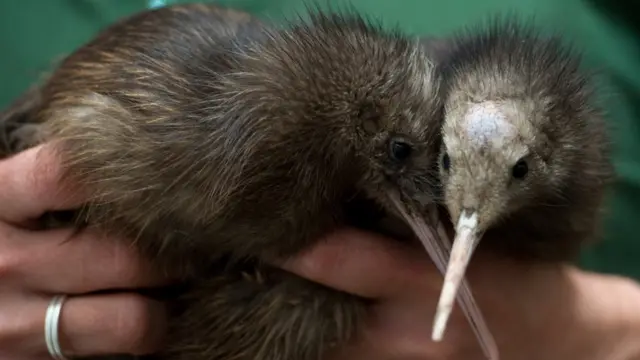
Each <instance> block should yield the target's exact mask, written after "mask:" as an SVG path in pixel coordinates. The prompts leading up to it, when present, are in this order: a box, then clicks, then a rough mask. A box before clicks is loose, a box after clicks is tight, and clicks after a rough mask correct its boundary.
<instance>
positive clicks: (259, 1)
mask: <svg viewBox="0 0 640 360" xmlns="http://www.w3.org/2000/svg"><path fill="white" fill-rule="evenodd" d="M180 2H186V1H175V0H174V1H164V2H163V1H145V0H111V1H107V0H47V1H41V0H22V1H3V2H1V3H0V34H2V36H0V49H2V52H3V54H2V56H1V58H0V79H2V87H1V89H0V105H4V104H7V103H8V102H9V101H10V100H11V99H12V98H14V97H15V96H17V95H18V94H19V93H20V92H21V91H23V90H25V89H26V88H27V86H28V85H29V84H30V83H32V82H33V81H35V80H37V79H38V78H39V77H40V76H41V75H42V73H43V71H46V70H47V69H49V68H50V66H51V64H53V62H54V61H55V60H57V59H60V57H61V56H64V55H65V54H66V53H68V52H69V51H72V50H73V49H74V48H75V47H77V46H80V45H81V44H82V43H83V42H84V41H86V40H87V39H89V38H90V37H91V36H92V35H93V34H94V33H95V32H96V31H97V30H98V29H100V28H102V27H104V26H106V25H107V24H109V23H110V22H112V21H114V20H116V19H117V18H119V17H121V16H124V15H127V14H130V13H132V12H135V11H138V10H142V9H144V8H146V7H150V6H153V5H157V4H161V3H165V4H167V3H169V4H174V3H180ZM329 2H330V3H332V4H337V3H342V4H344V2H337V1H329ZM219 3H220V4H223V5H230V6H234V7H237V8H239V9H244V10H247V11H250V12H252V13H254V14H257V15H259V16H262V17H266V18H269V19H271V20H275V21H277V20H278V19H282V18H283V17H285V16H290V15H292V14H293V13H294V12H296V11H301V10H303V9H304V3H305V1H303V0H226V1H219ZM319 3H325V2H324V1H320V2H319ZM625 3H626V4H631V3H633V2H623V1H607V0H602V1H599V0H590V1H588V0H561V1H558V0H483V1H476V0H447V1H436V0H403V1H389V0H351V4H352V5H353V6H355V8H357V9H359V10H360V11H362V12H364V13H367V14H370V15H374V16H376V17H381V18H383V19H384V21H385V23H386V24H390V25H396V24H397V25H400V26H401V27H402V28H403V29H405V30H406V31H408V32H411V33H417V34H427V33H433V34H446V33H447V32H449V31H452V30H454V29H457V28H459V27H460V26H462V25H464V24H466V23H470V22H473V21H476V20H479V19H481V18H482V17H483V16H485V15H488V14H489V13H490V12H493V11H501V12H505V11H517V12H518V13H522V14H535V16H536V19H537V21H538V22H539V23H540V24H542V25H544V26H546V27H548V28H553V29H559V30H561V31H562V32H563V33H564V34H566V35H567V37H568V38H570V39H572V40H573V41H575V42H576V44H577V45H578V46H580V47H582V48H584V49H585V52H586V56H587V61H588V63H589V64H590V65H592V66H594V67H597V68H601V69H604V70H605V78H606V82H607V86H606V93H607V95H608V96H607V97H606V101H607V109H608V111H609V112H610V114H611V119H612V121H613V123H614V126H615V127H616V131H615V133H614V136H615V142H616V145H617V148H616V156H615V161H616V167H617V171H618V173H619V180H618V182H617V184H616V187H615V191H614V195H613V196H612V198H611V208H612V211H611V214H610V216H609V221H608V228H607V236H606V239H605V241H604V242H603V243H602V244H600V245H598V246H596V247H594V248H592V249H590V250H588V251H586V252H585V255H584V257H583V259H584V261H583V264H584V265H585V266H586V267H588V268H591V269H595V270H598V271H603V272H614V273H619V274H626V275H630V276H634V277H637V278H640V260H639V259H640V241H636V239H635V234H636V231H634V230H633V226H634V225H635V222H636V221H637V219H640V160H638V158H637V157H636V156H635V155H634V154H638V153H640V118H639V117H640V104H638V105H636V101H638V100H640V96H639V92H640V48H639V47H638V44H639V40H640V38H639V37H638V34H637V31H638V30H639V29H637V26H636V25H635V23H638V21H637V20H638V18H637V16H636V18H633V16H634V13H635V11H634V9H632V8H631V6H633V5H625ZM625 6H627V8H625Z"/></svg>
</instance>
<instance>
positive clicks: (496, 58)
mask: <svg viewBox="0 0 640 360" xmlns="http://www.w3.org/2000/svg"><path fill="white" fill-rule="evenodd" d="M440 64H441V65H440V71H441V73H442V76H443V82H444V89H445V90H444V93H446V95H445V98H446V100H445V105H444V106H445V115H444V122H443V128H442V137H443V138H442V140H443V146H442V155H441V158H440V163H441V166H440V167H441V176H442V183H443V193H444V204H445V206H446V208H447V209H448V211H449V214H450V216H451V221H452V222H453V224H454V225H455V226H456V227H457V230H456V231H457V234H456V239H455V240H454V245H453V247H454V252H453V254H452V260H451V262H450V263H449V270H448V271H449V272H450V273H451V274H449V277H448V280H445V283H448V285H445V287H444V288H443V295H442V297H441V301H442V303H441V305H442V306H443V309H446V308H447V307H448V306H449V305H450V304H451V300H450V298H449V297H450V296H451V294H452V291H453V292H455V291H454V289H455V282H456V277H457V276H461V275H462V274H464V268H466V262H468V258H469V257H470V256H471V253H472V252H473V249H474V248H475V246H476V245H477V246H478V247H479V248H480V249H482V250H487V251H493V252H499V253H501V254H502V255H503V256H508V257H511V258H514V259H518V260H520V261H545V262H566V261H571V260H574V258H575V257H576V256H577V254H578V252H579V250H580V248H581V245H582V244H584V243H586V242H589V241H591V240H593V239H595V238H597V237H598V236H599V235H600V224H601V220H602V209H603V204H604V199H605V195H606V191H607V190H608V184H609V183H610V181H611V179H612V177H613V167H612V164H611V160H610V143H609V138H608V129H607V126H608V125H607V123H606V121H605V117H604V115H603V112H602V110H600V108H599V106H598V103H597V99H596V98H595V86H594V85H595V82H594V80H593V79H592V78H591V77H590V74H589V73H588V72H586V71H585V70H584V69H583V68H582V66H581V59H580V56H579V54H577V52H574V51H573V50H572V49H571V48H570V47H568V45H566V44H565V43H564V41H563V40H562V39H561V38H558V37H552V36H549V37H545V36H542V35H540V34H538V32H537V30H536V28H535V27H534V26H532V25H531V24H525V23H522V22H520V21H518V20H517V19H508V18H502V19H500V18H497V19H496V21H494V22H492V23H491V24H490V26H486V27H481V28H476V29H474V30H473V31H469V32H466V33H464V34H463V35H461V36H459V37H457V38H455V39H453V40H452V41H451V42H450V48H449V49H448V50H447V56H445V57H444V58H443V60H442V61H441V62H440ZM456 247H457V250H456ZM445 293H447V294H445ZM444 298H447V299H446V300H442V299H444ZM444 312H446V310H444ZM441 321H443V320H441Z"/></svg>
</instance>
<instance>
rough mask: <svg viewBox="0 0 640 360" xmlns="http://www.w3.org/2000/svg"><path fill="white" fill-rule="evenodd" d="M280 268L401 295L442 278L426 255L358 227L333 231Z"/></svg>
mask: <svg viewBox="0 0 640 360" xmlns="http://www.w3.org/2000/svg"><path fill="white" fill-rule="evenodd" d="M282 267H283V268H284V269H286V270H288V271H291V272H293V273H295V274H297V275H299V276H302V277H304V278H307V279H309V280H311V281H315V282H318V283H321V284H323V285H326V286H329V287H331V288H334V289H338V290H342V291H346V292H348V293H351V294H355V295H359V296H363V297H368V298H381V297H387V296H394V297H397V296H400V295H399V292H407V290H409V291H411V290H410V289H411V288H415V287H416V286H419V287H421V288H425V283H427V284H429V283H433V284H434V288H436V286H438V284H441V282H442V278H441V276H440V275H439V274H438V273H437V272H436V269H435V267H433V265H432V264H431V262H430V261H429V258H428V257H427V256H426V254H423V253H422V252H420V251H418V252H416V251H415V250H411V249H409V248H408V247H405V246H401V245H400V244H398V243H394V242H393V240H391V239H387V238H384V237H381V236H379V235H375V234H372V233H368V232H365V231H361V230H357V229H345V230H341V231H338V232H335V233H333V234H331V235H329V236H328V237H326V238H325V239H323V240H322V241H320V242H318V244H317V245H316V246H314V247H313V248H312V249H310V250H309V251H306V252H304V253H303V254H301V255H300V256H298V257H295V258H292V259H290V260H288V261H286V262H285V263H284V264H283V265H282Z"/></svg>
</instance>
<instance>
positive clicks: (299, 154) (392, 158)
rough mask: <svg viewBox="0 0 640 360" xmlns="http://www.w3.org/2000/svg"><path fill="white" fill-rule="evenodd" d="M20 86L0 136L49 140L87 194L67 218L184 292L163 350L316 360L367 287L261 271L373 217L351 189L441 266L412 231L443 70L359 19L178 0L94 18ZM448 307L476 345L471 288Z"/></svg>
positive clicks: (359, 307) (419, 218)
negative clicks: (109, 236) (100, 24)
mask: <svg viewBox="0 0 640 360" xmlns="http://www.w3.org/2000/svg"><path fill="white" fill-rule="evenodd" d="M34 91H35V93H36V94H35V95H34V93H30V94H28V95H25V96H27V98H26V99H21V100H19V101H18V103H17V105H16V107H14V108H13V110H9V111H7V112H6V114H8V116H7V117H5V118H3V123H4V124H5V126H7V124H10V123H15V124H24V123H28V126H27V125H21V127H19V128H20V129H21V131H22V133H21V134H17V135H15V136H14V137H13V140H12V141H9V142H8V143H9V146H11V147H13V148H15V149H21V148H24V147H28V146H33V145H35V144H38V143H42V142H48V143H51V144H54V146H55V151H57V152H58V153H59V155H60V158H61V159H62V161H63V166H64V174H65V178H67V179H71V180H73V181H74V182H75V183H77V184H80V185H81V186H83V187H85V188H86V189H87V190H88V192H89V194H90V199H89V201H88V202H87V204H86V205H85V206H83V208H82V209H79V210H78V213H77V216H76V217H77V220H78V221H81V222H85V223H87V224H90V225H93V226H98V227H100V228H102V229H104V230H105V231H107V232H111V233H114V234H116V235H120V236H123V237H124V238H128V239H132V240H133V244H135V246H137V248H139V249H140V250H141V252H142V253H143V254H144V255H146V256H148V257H150V258H152V259H153V260H154V262H155V264H156V265H157V266H158V267H159V268H161V269H164V270H166V271H167V272H169V273H170V274H172V275H174V276H177V277H178V278H180V279H182V280H184V281H185V282H186V283H188V284H189V289H188V290H187V291H186V294H185V295H184V296H182V297H181V298H180V299H179V300H178V301H177V303H178V304H180V306H177V307H176V310H175V313H174V314H173V315H172V316H173V317H172V320H171V321H170V328H171V329H170V336H169V338H168V339H170V341H168V344H167V347H168V349H167V350H166V352H165V353H164V354H161V355H160V356H161V357H162V358H166V359H207V360H212V359H215V360H287V359H290V360H318V359H321V358H322V357H323V355H324V354H325V353H326V352H327V351H328V350H329V349H331V348H333V347H335V346H338V345H340V344H342V343H344V342H345V341H347V340H349V339H350V338H351V337H352V336H355V335H356V334H357V332H358V329H359V326H360V324H361V318H362V316H363V311H364V309H365V306H366V304H367V300H366V299H362V298H358V297H355V296H352V295H349V294H345V293H342V292H339V291H335V290H332V289H328V288H326V287H323V286H320V285H317V284H314V283H311V282H309V281H306V280H303V279H302V278H299V277H296V276H294V275H292V274H289V273H286V272H284V271H280V270H278V269H275V268H272V267H269V266H268V265H266V264H267V263H271V262H273V261H277V260H278V259H285V258H287V257H290V256H294V255H296V254H298V253H299V252H300V251H302V250H304V249H305V248H307V247H308V246H310V245H311V244H312V243H313V242H314V241H316V239H319V238H320V237H321V236H323V235H325V234H326V233H327V232H329V231H331V230H333V229H335V228H337V227H338V226H343V225H346V224H349V222H350V221H351V220H350V219H352V218H354V217H357V218H359V219H364V220H367V219H366V217H367V216H368V215H367V214H370V215H371V216H372V219H373V214H374V212H373V211H369V212H368V213H366V214H363V213H361V212H358V213H357V214H354V213H353V211H350V210H349V209H353V208H354V206H353V205H354V204H357V203H358V201H362V202H367V203H368V204H376V206H377V207H379V208H381V209H384V211H385V212H386V213H388V214H391V215H392V216H396V217H397V218H399V219H403V221H405V223H406V224H407V226H408V228H411V229H412V230H413V231H414V232H415V235H416V238H417V239H419V240H420V242H421V243H422V244H423V245H424V246H425V247H426V249H427V251H429V253H430V255H431V256H432V257H433V258H434V260H435V261H436V264H437V265H438V267H439V268H440V269H441V271H444V266H445V265H446V262H445V260H444V258H443V257H442V252H441V251H440V252H438V251H437V249H436V250H434V248H435V247H437V246H438V245H437V244H435V243H437V241H438V240H437V239H435V238H436V236H435V235H434V233H433V232H432V231H431V230H430V228H429V226H428V225H427V224H428V223H429V221H430V219H433V212H432V208H433V206H434V194H433V191H434V188H435V184H436V183H437V177H438V176H437V175H438V174H437V172H438V170H437V158H438V152H439V131H440V122H441V114H442V106H441V102H440V97H439V96H438V94H439V91H440V81H439V78H438V75H437V73H436V72H435V71H434V66H433V64H432V62H431V61H430V59H429V57H428V54H427V53H426V52H425V49H424V47H423V46H421V44H420V41H419V40H418V39H412V38H409V37H407V36H404V35H402V34H401V33H400V32H399V31H397V30H385V29H383V28H382V27H380V26H378V25H376V24H374V23H373V22H371V21H369V20H366V19H364V18H363V17H361V16H358V15H357V14H355V13H342V14H338V13H333V12H321V11H311V12H310V18H309V19H308V20H307V21H297V22H292V23H290V24H288V26H286V27H277V28H276V27H275V26H271V25H267V24H265V23H263V22H261V21H258V20H257V19H255V18H253V17H251V16H248V15H247V14H245V13H242V12H238V11H234V10H232V9H223V8H220V7H217V6H213V5H203V4H198V5H175V6H170V7H165V8H161V9H157V10H153V11H146V12H143V13H140V14H137V15H134V16H133V17H130V18H128V19H125V20H123V21H120V22H119V23H117V24H114V25H112V26H111V27H109V28H107V29H106V30H104V31H103V32H101V33H100V34H98V35H97V37H95V38H94V39H93V40H91V41H90V42H89V43H88V44H86V45H84V46H82V47H81V48H79V49H78V50H77V51H75V52H74V53H72V54H71V55H69V56H68V57H67V58H66V59H65V60H64V61H63V62H62V63H61V64H60V66H59V67H57V68H56V69H55V71H53V72H52V74H51V75H50V76H49V78H48V79H47V80H46V82H44V83H43V84H42V85H41V86H39V87H38V88H37V89H36V90H34ZM16 139H19V140H20V141H18V140H16ZM355 208H357V206H356V207H355ZM359 209H360V210H362V209H369V210H371V209H373V207H372V206H369V205H367V206H360V207H359ZM354 215H357V216H354ZM372 219H369V220H370V221H371V220H372ZM463 287H464V285H463ZM461 303H462V305H463V309H464V310H465V314H467V315H468V316H469V317H470V318H473V319H474V321H473V322H472V327H473V328H474V330H475V331H476V332H479V333H480V335H479V336H480V338H481V339H483V340H482V341H483V343H484V344H487V343H490V342H491V338H490V335H488V334H487V333H486V331H484V330H483V329H485V328H484V325H483V320H482V318H481V316H480V314H479V311H478V310H477V308H476V307H475V304H474V303H473V298H472V297H471V295H470V293H469V292H468V289H467V290H466V292H465V295H464V296H463V299H462V300H461ZM485 330H486V329H485ZM482 334H484V335H482ZM487 339H488V340H487ZM485 347H486V345H485ZM489 352H490V351H489ZM494 358H495V356H494Z"/></svg>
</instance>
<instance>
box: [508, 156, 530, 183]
mask: <svg viewBox="0 0 640 360" xmlns="http://www.w3.org/2000/svg"><path fill="white" fill-rule="evenodd" d="M528 172H529V166H528V165H527V162H526V161H524V160H518V162H517V163H516V164H515V165H513V169H511V175H513V177H514V178H516V179H523V178H524V177H525V176H527V173H528Z"/></svg>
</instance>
